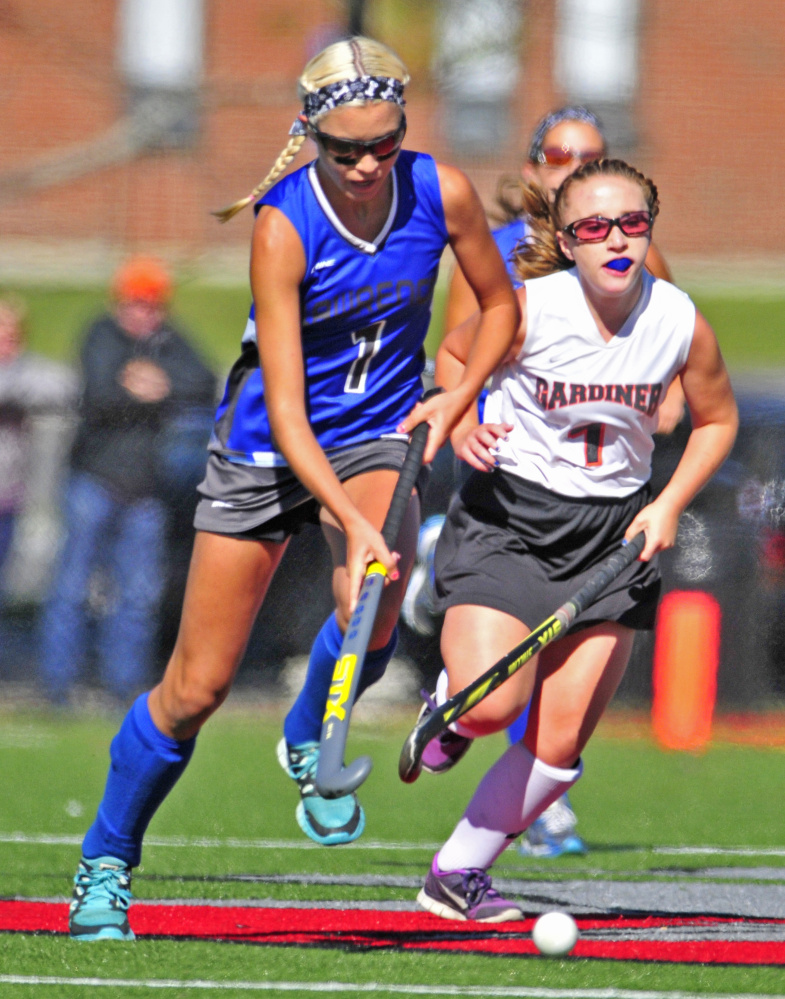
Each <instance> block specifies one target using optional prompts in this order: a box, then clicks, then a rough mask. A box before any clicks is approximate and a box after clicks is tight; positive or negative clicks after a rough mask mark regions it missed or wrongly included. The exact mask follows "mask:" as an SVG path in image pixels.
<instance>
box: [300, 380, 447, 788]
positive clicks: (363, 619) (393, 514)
mask: <svg viewBox="0 0 785 999" xmlns="http://www.w3.org/2000/svg"><path fill="white" fill-rule="evenodd" d="M435 391H441V390H440V389H437V390H434V392H435ZM434 392H429V393H426V395H425V396H424V397H423V398H424V399H426V398H428V397H429V396H430V395H432V394H434ZM427 442H428V424H427V423H419V424H418V425H417V426H416V427H415V428H414V430H413V431H412V435H411V440H410V442H409V448H408V450H407V452H406V457H405V459H404V462H403V465H402V466H401V471H400V475H399V476H398V482H397V483H396V485H395V491H394V492H393V495H392V499H391V500H390V508H389V510H388V511H387V516H386V517H385V520H384V526H383V527H382V537H383V538H384V541H385V544H386V545H387V547H388V548H389V549H390V550H391V551H392V549H393V546H394V545H395V543H396V541H397V540H398V534H399V532H400V530H401V524H402V523H403V518H404V516H405V514H406V510H407V507H408V506H409V499H410V497H411V495H412V489H413V488H414V485H415V483H416V481H417V476H418V475H419V474H420V466H421V465H422V458H423V454H424V453H425V445H426V443H427ZM386 577H387V570H386V569H385V568H384V566H383V565H382V564H381V562H371V564H370V565H369V566H368V568H367V569H366V571H365V579H364V580H363V585H362V589H361V590H360V596H359V597H358V599H357V606H356V607H355V609H354V613H353V614H352V617H351V620H350V621H349V626H348V628H347V629H346V634H345V635H344V637H343V644H342V645H341V651H340V654H339V656H338V659H337V660H336V662H335V671H334V672H333V678H332V683H331V684H330V693H329V695H328V697H327V704H326V706H325V712H324V720H323V721H322V736H321V740H320V742H319V763H318V765H317V767H316V781H315V783H316V790H317V791H318V792H319V794H320V795H321V796H322V797H323V798H340V797H343V795H345V794H351V792H352V791H354V790H356V789H357V788H358V787H359V786H360V784H362V782H363V781H364V780H365V779H366V777H367V776H368V774H369V773H370V772H371V767H372V766H373V763H372V761H371V758H370V756H360V757H358V758H357V759H356V760H355V761H354V762H353V763H350V764H349V766H348V767H344V765H343V757H344V752H345V750H346V738H347V736H348V734H349V719H350V717H351V713H352V707H353V706H354V699H355V697H356V696H357V686H358V684H359V682H360V674H361V673H362V668H363V663H364V662H365V654H366V652H367V651H368V642H369V641H370V639H371V632H372V631H373V624H374V620H375V619H376V611H377V610H378V607H379V601H380V600H381V596H382V591H383V590H384V581H385V579H386Z"/></svg>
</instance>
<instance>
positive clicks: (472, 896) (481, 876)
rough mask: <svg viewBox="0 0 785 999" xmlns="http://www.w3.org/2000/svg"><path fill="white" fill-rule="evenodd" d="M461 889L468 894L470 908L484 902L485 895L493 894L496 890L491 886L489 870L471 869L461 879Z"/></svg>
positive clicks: (467, 899)
mask: <svg viewBox="0 0 785 999" xmlns="http://www.w3.org/2000/svg"><path fill="white" fill-rule="evenodd" d="M461 889H462V890H463V893H464V894H465V896H466V901H467V903H468V905H469V908H470V909H473V908H474V907H475V906H476V905H479V904H480V902H482V900H483V898H484V897H485V895H486V894H487V895H490V896H493V895H495V894H496V892H495V891H494V890H493V888H491V879H490V877H489V875H488V873H487V871H483V870H480V869H470V870H468V871H466V872H465V873H464V875H463V877H462V879H461Z"/></svg>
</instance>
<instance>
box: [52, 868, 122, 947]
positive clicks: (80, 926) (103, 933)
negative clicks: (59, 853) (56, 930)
mask: <svg viewBox="0 0 785 999" xmlns="http://www.w3.org/2000/svg"><path fill="white" fill-rule="evenodd" d="M130 904H131V868H130V867H128V865H127V864H125V863H124V862H123V861H122V860H118V859H117V858H116V857H96V858H95V860H88V859H87V858H86V857H82V859H81V861H80V862H79V869H78V870H77V872H76V877H75V878H74V894H73V901H72V902H71V908H70V910H69V914H68V924H69V930H70V933H71V937H72V938H73V939H74V940H135V939H136V938H135V936H134V931H133V930H132V929H131V927H130V926H129V925H128V906H129V905H130Z"/></svg>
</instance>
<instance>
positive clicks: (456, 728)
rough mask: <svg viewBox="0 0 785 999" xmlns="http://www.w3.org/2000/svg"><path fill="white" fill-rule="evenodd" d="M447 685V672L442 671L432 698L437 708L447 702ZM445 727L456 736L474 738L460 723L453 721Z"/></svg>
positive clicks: (472, 733)
mask: <svg viewBox="0 0 785 999" xmlns="http://www.w3.org/2000/svg"><path fill="white" fill-rule="evenodd" d="M447 683H448V677H447V670H446V669H443V670H442V671H441V673H440V674H439V676H438V677H437V679H436V696H435V697H434V700H435V701H436V703H437V705H438V706H439V707H441V706H442V704H444V702H445V701H446V700H447ZM447 727H448V728H449V729H450V730H451V731H452V732H455V733H456V735H463V736H465V737H466V738H467V739H474V738H475V735H474V732H472V731H471V730H470V729H468V728H466V726H465V725H461V723H460V721H454V722H453V723H452V724H451V725H448V726H447Z"/></svg>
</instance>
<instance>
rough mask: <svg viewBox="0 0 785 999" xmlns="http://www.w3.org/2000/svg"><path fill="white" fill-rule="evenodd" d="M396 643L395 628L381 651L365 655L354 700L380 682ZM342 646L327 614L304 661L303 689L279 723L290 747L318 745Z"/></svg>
mask: <svg viewBox="0 0 785 999" xmlns="http://www.w3.org/2000/svg"><path fill="white" fill-rule="evenodd" d="M397 643H398V629H397V628H396V629H395V631H394V632H393V635H392V638H391V639H390V641H389V642H388V643H387V645H385V647H384V648H383V649H377V650H376V651H374V652H369V653H367V655H366V657H365V662H364V664H363V671H362V674H361V676H360V682H359V686H358V688H357V689H358V695H357V696H358V697H359V696H360V694H361V693H362V692H363V690H365V689H366V687H369V686H370V685H371V684H372V683H376V681H377V680H378V679H380V677H381V676H382V674H383V673H384V671H385V669H386V668H387V663H388V662H389V661H390V659H391V658H392V655H393V652H395V646H396V645H397ZM342 644H343V633H342V632H341V629H340V628H339V627H338V622H337V620H336V618H335V614H331V615H330V616H329V617H328V618H327V620H326V621H325V622H324V624H323V625H322V629H321V631H320V632H319V634H318V635H317V636H316V639H315V641H314V643H313V646H312V648H311V656H310V658H309V660H308V672H307V673H306V676H305V683H304V684H303V689H302V690H301V691H300V693H299V694H298V696H297V700H296V701H295V702H294V704H293V705H292V708H291V710H290V712H289V714H288V715H287V716H286V719H285V720H284V723H283V734H284V738H285V739H286V741H287V742H288V743H289V745H290V746H299V745H301V744H302V743H304V742H318V741H319V739H320V738H321V734H322V720H323V719H324V706H325V704H326V703H327V695H328V694H329V693H330V683H331V682H332V678H333V672H334V670H335V662H336V660H337V659H338V656H339V655H340V652H341V645H342Z"/></svg>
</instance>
